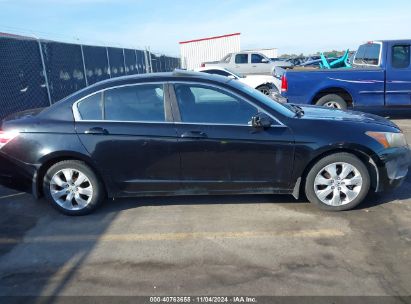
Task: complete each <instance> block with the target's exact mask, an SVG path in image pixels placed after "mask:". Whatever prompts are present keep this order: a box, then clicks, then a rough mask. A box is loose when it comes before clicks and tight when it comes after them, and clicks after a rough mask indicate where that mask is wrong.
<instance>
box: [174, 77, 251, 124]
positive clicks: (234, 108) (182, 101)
mask: <svg viewBox="0 0 411 304" xmlns="http://www.w3.org/2000/svg"><path fill="white" fill-rule="evenodd" d="M175 92H176V96H177V101H178V105H179V109H180V115H181V120H182V122H190V123H216V124H241V125H247V124H249V122H250V121H251V118H252V117H253V116H254V115H255V114H257V113H258V109H257V108H256V107H255V106H253V105H251V104H250V103H248V102H246V101H245V100H243V99H240V98H238V97H236V96H234V95H232V94H230V93H228V92H225V91H222V90H219V89H217V88H211V87H208V86H203V85H189V84H176V85H175Z"/></svg>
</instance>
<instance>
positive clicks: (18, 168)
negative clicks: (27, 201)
mask: <svg viewBox="0 0 411 304" xmlns="http://www.w3.org/2000/svg"><path fill="white" fill-rule="evenodd" d="M35 171H36V170H35V168H33V167H31V166H29V165H27V164H24V163H21V162H19V161H17V160H14V159H12V158H10V157H8V156H6V155H5V154H3V153H1V152H0V185H2V186H5V187H7V188H11V189H14V190H18V191H23V192H28V193H32V189H33V176H34V173H35Z"/></svg>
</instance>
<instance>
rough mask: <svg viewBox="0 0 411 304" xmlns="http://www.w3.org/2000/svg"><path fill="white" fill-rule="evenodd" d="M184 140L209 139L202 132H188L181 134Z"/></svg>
mask: <svg viewBox="0 0 411 304" xmlns="http://www.w3.org/2000/svg"><path fill="white" fill-rule="evenodd" d="M181 137H182V138H207V134H206V133H204V132H202V131H188V132H184V133H183V134H181Z"/></svg>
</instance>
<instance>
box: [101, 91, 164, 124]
mask: <svg viewBox="0 0 411 304" xmlns="http://www.w3.org/2000/svg"><path fill="white" fill-rule="evenodd" d="M104 114H105V117H104V118H105V120H114V121H147V122H163V121H165V120H166V118H165V111H164V89H163V85H162V84H143V85H135V86H129V87H122V88H114V89H110V90H107V91H105V92H104Z"/></svg>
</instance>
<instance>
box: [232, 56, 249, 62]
mask: <svg viewBox="0 0 411 304" xmlns="http://www.w3.org/2000/svg"><path fill="white" fill-rule="evenodd" d="M235 63H237V64H245V63H248V54H237V55H235Z"/></svg>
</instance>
